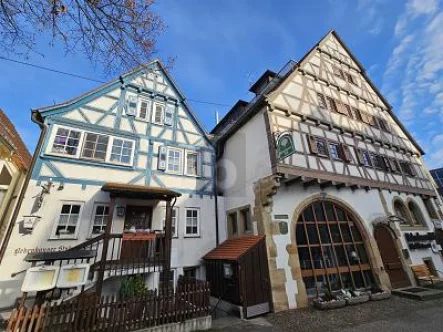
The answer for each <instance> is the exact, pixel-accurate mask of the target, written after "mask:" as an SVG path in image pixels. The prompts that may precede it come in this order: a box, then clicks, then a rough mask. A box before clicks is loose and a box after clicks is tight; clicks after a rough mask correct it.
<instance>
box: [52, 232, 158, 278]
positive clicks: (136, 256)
mask: <svg viewBox="0 0 443 332" xmlns="http://www.w3.org/2000/svg"><path fill="white" fill-rule="evenodd" d="M104 240H105V235H104V234H101V235H98V236H97V237H94V238H92V239H90V240H87V241H85V242H83V243H81V244H79V245H77V246H75V247H72V248H71V249H69V250H81V249H83V250H95V252H96V254H95V257H93V258H92V259H90V260H89V263H90V264H91V269H92V271H98V270H99V269H100V262H101V259H102V253H103V244H104V242H105V241H104ZM164 241H165V236H164V234H162V233H161V234H159V233H157V234H152V237H151V238H150V239H149V240H137V241H131V240H125V239H124V235H123V234H110V235H109V241H108V250H107V255H106V264H105V265H104V268H105V271H106V270H113V271H115V273H118V271H120V272H121V273H124V274H127V273H131V270H132V271H133V273H141V271H144V270H146V269H153V270H159V269H160V267H161V266H162V265H163V264H164V261H165V255H164V248H165V243H164ZM84 262H85V260H81V259H80V260H78V259H77V260H65V261H63V264H75V263H84ZM60 264H62V263H60Z"/></svg>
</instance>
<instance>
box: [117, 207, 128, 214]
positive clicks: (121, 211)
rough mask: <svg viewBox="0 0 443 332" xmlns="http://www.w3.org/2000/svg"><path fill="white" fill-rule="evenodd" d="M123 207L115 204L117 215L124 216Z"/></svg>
mask: <svg viewBox="0 0 443 332" xmlns="http://www.w3.org/2000/svg"><path fill="white" fill-rule="evenodd" d="M125 210H126V209H125V207H124V206H117V217H124V216H125Z"/></svg>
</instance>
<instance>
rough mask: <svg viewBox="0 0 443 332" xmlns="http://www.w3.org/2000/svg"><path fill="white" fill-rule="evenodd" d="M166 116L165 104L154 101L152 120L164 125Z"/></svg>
mask: <svg viewBox="0 0 443 332" xmlns="http://www.w3.org/2000/svg"><path fill="white" fill-rule="evenodd" d="M164 118H165V105H163V104H159V103H154V110H153V112H152V122H153V123H156V124H161V125H162V124H163V121H164Z"/></svg>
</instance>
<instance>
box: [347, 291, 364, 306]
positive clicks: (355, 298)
mask: <svg viewBox="0 0 443 332" xmlns="http://www.w3.org/2000/svg"><path fill="white" fill-rule="evenodd" d="M350 293H351V297H350V298H347V299H346V304H347V305H356V304H360V303H364V302H368V301H369V294H368V292H366V291H358V290H351V291H350Z"/></svg>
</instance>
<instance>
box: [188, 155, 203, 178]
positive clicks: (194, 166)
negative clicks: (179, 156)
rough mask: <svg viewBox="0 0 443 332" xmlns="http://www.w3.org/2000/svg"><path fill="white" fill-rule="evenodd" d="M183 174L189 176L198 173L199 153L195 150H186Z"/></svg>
mask: <svg viewBox="0 0 443 332" xmlns="http://www.w3.org/2000/svg"><path fill="white" fill-rule="evenodd" d="M185 174H186V175H191V176H199V175H200V153H198V152H197V151H189V150H187V151H186V157H185Z"/></svg>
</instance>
